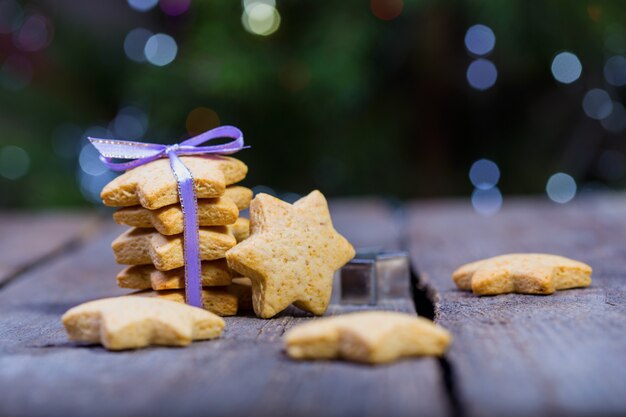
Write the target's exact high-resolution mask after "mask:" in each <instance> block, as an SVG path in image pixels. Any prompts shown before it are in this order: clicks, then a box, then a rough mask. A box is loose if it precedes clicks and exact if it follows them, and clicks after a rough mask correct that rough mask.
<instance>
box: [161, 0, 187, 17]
mask: <svg viewBox="0 0 626 417" xmlns="http://www.w3.org/2000/svg"><path fill="white" fill-rule="evenodd" d="M190 4H191V0H160V1H159V7H161V10H162V11H163V13H165V14H166V15H168V16H180V15H181V14H183V13H185V12H186V11H187V10H189V5H190Z"/></svg>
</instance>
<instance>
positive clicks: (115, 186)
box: [100, 156, 248, 210]
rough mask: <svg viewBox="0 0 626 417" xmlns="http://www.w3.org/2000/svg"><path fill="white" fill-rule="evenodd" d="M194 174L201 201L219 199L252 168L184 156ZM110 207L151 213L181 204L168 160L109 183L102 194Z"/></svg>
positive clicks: (232, 160)
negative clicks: (148, 210)
mask: <svg viewBox="0 0 626 417" xmlns="http://www.w3.org/2000/svg"><path fill="white" fill-rule="evenodd" d="M180 159H181V160H182V161H183V163H184V164H185V166H186V167H187V168H188V169H189V170H190V171H191V174H192V175H193V178H194V182H195V185H196V194H197V197H198V198H215V197H220V196H222V195H223V194H224V192H225V190H226V186H227V185H230V184H234V183H236V182H239V181H241V180H242V179H244V178H245V176H246V174H247V172H248V167H247V166H246V164H244V163H243V162H241V161H239V160H237V159H235V158H231V157H226V156H182V157H181V158H180ZM100 197H101V198H102V201H103V202H104V204H105V205H107V206H112V207H125V206H135V205H137V204H139V205H141V206H143V207H145V208H148V209H150V210H154V209H157V208H159V207H163V206H167V205H170V204H175V203H177V202H178V186H177V184H176V178H175V177H174V174H173V173H172V168H171V167H170V161H169V159H167V158H163V159H157V160H156V161H152V162H150V163H147V164H145V165H141V166H139V167H137V168H134V169H131V170H129V171H127V172H125V173H124V174H122V175H120V176H119V177H117V178H115V179H114V180H113V181H111V182H110V183H108V184H107V185H106V186H105V187H104V188H103V189H102V192H101V193H100Z"/></svg>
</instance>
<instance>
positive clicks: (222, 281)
mask: <svg viewBox="0 0 626 417" xmlns="http://www.w3.org/2000/svg"><path fill="white" fill-rule="evenodd" d="M201 268H202V275H201V279H202V286H203V287H216V286H222V285H228V284H230V283H231V280H232V273H231V271H230V269H228V265H227V264H226V259H216V260H214V261H204V262H202V264H201ZM117 285H118V286H119V287H121V288H131V289H134V290H148V289H152V290H155V291H159V290H176V289H181V288H185V268H176V269H171V270H169V271H159V270H158V269H156V268H155V267H154V266H153V265H133V266H129V267H127V268H124V269H123V270H122V271H121V272H120V273H119V274H117Z"/></svg>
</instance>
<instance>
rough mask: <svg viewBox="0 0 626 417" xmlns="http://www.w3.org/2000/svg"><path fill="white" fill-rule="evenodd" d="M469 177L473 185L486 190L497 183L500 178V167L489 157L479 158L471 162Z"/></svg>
mask: <svg viewBox="0 0 626 417" xmlns="http://www.w3.org/2000/svg"><path fill="white" fill-rule="evenodd" d="M469 177H470V181H471V182H472V184H473V185H474V187H476V188H478V189H481V190H488V189H489V188H493V187H495V186H496V184H498V181H499V180H500V169H499V168H498V165H496V163H495V162H493V161H490V160H489V159H479V160H478V161H476V162H474V163H473V164H472V167H471V168H470V171H469Z"/></svg>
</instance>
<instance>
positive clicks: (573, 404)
mask: <svg viewBox="0 0 626 417" xmlns="http://www.w3.org/2000/svg"><path fill="white" fill-rule="evenodd" d="M625 213H626V199H624V197H623V196H617V197H611V196H605V197H600V198H589V199H581V200H580V201H579V202H577V203H575V204H569V205H565V206H560V205H556V204H552V203H548V202H546V201H542V200H515V199H509V200H505V202H504V207H503V209H502V211H501V212H499V213H498V214H497V215H495V216H493V217H482V216H480V215H478V214H476V213H474V212H473V210H472V208H471V206H470V205H469V203H468V202H462V203H461V202H448V203H445V202H430V203H416V204H414V205H412V206H411V208H410V227H409V228H408V231H409V233H410V242H411V248H410V249H411V254H412V258H413V259H414V261H415V262H416V263H417V266H418V268H419V270H420V273H421V276H422V278H423V279H424V280H425V281H427V282H428V283H429V284H430V285H431V286H432V287H434V288H435V289H436V290H437V292H438V301H437V304H436V306H435V307H436V311H435V313H436V320H437V321H438V322H439V324H441V325H443V326H444V327H446V328H448V329H449V330H451V331H452V332H453V334H454V337H455V340H454V343H453V345H452V349H451V350H450V352H449V355H448V360H449V362H450V366H451V369H452V370H453V377H454V384H455V387H456V390H457V392H458V395H459V402H460V404H461V407H462V409H463V410H464V411H465V412H466V414H467V415H470V416H484V415H507V416H529V415H533V416H552V415H581V416H583V415H626V395H624V394H625V393H626V256H624V255H626V239H625V237H626V216H625ZM511 252H545V253H554V254H560V255H564V256H568V257H572V258H574V259H577V260H581V261H584V262H587V263H589V264H590V265H591V266H592V267H593V268H594V273H593V284H592V286H591V287H589V288H585V289H575V290H567V291H562V292H557V293H556V294H554V295H550V296H532V295H518V294H507V295H499V296H493V297H478V296H474V295H472V294H471V293H467V292H461V291H458V290H456V288H455V286H454V284H453V282H452V280H451V277H450V275H451V273H452V271H453V270H454V269H455V268H457V267H458V266H460V265H461V264H463V263H466V262H470V261H473V260H476V259H480V258H485V257H490V256H495V255H499V254H503V253H511Z"/></svg>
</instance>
